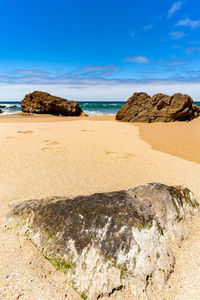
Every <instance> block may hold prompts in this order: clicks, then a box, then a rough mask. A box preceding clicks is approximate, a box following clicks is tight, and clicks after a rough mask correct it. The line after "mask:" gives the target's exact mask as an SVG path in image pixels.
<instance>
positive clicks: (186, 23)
mask: <svg viewBox="0 0 200 300" xmlns="http://www.w3.org/2000/svg"><path fill="white" fill-rule="evenodd" d="M176 26H189V27H190V28H191V29H195V28H198V27H200V20H190V19H189V18H186V19H183V20H180V21H179V22H178V23H177V24H176Z"/></svg>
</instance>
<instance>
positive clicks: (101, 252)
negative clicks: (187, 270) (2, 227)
mask: <svg viewBox="0 0 200 300" xmlns="http://www.w3.org/2000/svg"><path fill="white" fill-rule="evenodd" d="M24 216H26V218H25V219H26V222H24ZM16 224H17V226H16ZM8 227H9V228H16V229H17V230H19V231H22V232H23V233H25V234H27V235H28V236H29V238H30V239H31V240H32V241H33V243H34V245H35V246H36V247H37V248H38V249H39V250H40V252H41V253H42V254H43V255H44V256H45V257H46V258H47V259H48V260H49V261H50V262H51V263H52V264H53V265H54V266H55V267H56V268H57V269H58V270H61V271H64V272H65V273H66V276H67V277H68V279H69V282H70V283H71V285H72V286H73V287H74V288H75V289H76V290H77V292H78V293H79V294H80V295H85V296H87V298H88V299H96V298H97V297H98V296H99V295H103V294H109V293H111V292H112V291H113V290H115V289H119V288H121V287H127V286H130V287H131V289H132V292H133V294H135V295H136V296H137V295H139V294H142V293H148V291H149V290H152V289H158V288H159V289H160V288H162V286H163V284H164V282H165V281H166V280H167V278H168V277H169V275H170V273H171V272H172V271H173V266H174V256H173V253H172V251H171V249H170V248H169V246H168V244H167V242H166V240H165V237H164V235H163V233H162V229H161V227H160V224H159V222H158V220H157V217H156V215H155V213H154V212H153V211H152V210H151V209H150V208H149V207H148V206H147V205H146V204H145V203H142V202H141V201H139V200H137V199H136V198H135V197H132V196H131V195H130V193H129V192H127V191H118V192H110V193H101V194H93V195H89V196H79V197H76V198H74V199H71V198H59V197H55V198H51V199H43V200H30V201H25V202H22V203H20V204H17V205H15V206H14V207H13V208H12V209H11V211H10V212H9V214H8Z"/></svg>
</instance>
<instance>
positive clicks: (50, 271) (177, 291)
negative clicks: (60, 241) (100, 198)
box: [0, 116, 200, 300]
mask: <svg viewBox="0 0 200 300" xmlns="http://www.w3.org/2000/svg"><path fill="white" fill-rule="evenodd" d="M199 129H200V118H198V119H196V120H194V121H191V122H188V123H181V122H175V123H170V124H169V123H155V124H128V123H121V122H117V121H115V119H114V116H107V117H88V118H65V117H54V116H29V117H28V116H27V117H26V116H23V117H22V116H14V117H13V116H12V117H1V118H0V140H1V150H0V166H1V167H0V178H1V179H0V299H33V300H34V299H41V300H46V299H70V300H71V299H72V300H73V299H81V298H80V297H79V296H78V295H77V293H76V292H75V291H74V290H73V289H72V288H71V287H69V285H68V283H67V281H66V277H65V275H64V274H62V273H61V272H59V271H56V270H55V269H54V267H53V266H52V265H51V264H50V263H49V262H48V261H47V260H46V259H45V258H44V257H43V256H42V255H41V254H40V253H39V252H38V251H37V249H36V248H35V247H34V246H33V244H32V243H31V242H30V241H28V240H27V238H26V237H24V236H22V235H20V234H16V233H12V232H9V231H8V230H7V229H6V228H5V216H6V213H7V211H8V209H9V205H11V204H13V203H17V202H20V201H23V200H29V199H40V198H44V197H51V196H67V197H68V196H77V195H87V194H91V193H95V192H107V191H114V190H120V189H128V188H131V187H135V186H138V185H141V184H145V183H148V182H161V183H164V184H169V185H185V186H187V187H188V188H190V189H191V190H192V191H193V192H194V194H195V196H196V198H197V200H198V201H199V202H200V187H199V178H200V164H199V163H200V158H199V148H200V138H199ZM190 230H191V231H190V232H191V233H190V235H189V237H188V239H187V240H185V241H184V242H183V243H182V247H181V248H178V247H177V248H176V247H174V248H173V250H174V253H175V255H176V266H175V270H174V273H173V274H172V275H171V277H170V279H169V281H168V282H167V284H166V286H165V288H164V289H163V291H162V293H160V294H158V295H154V296H153V298H152V299H199V295H200V285H199V281H200V273H199V267H200V217H196V218H195V219H194V220H193V222H192V223H191V228H190ZM131 298H132V295H131V293H130V291H128V290H124V291H116V292H115V293H114V294H113V295H112V296H111V297H110V298H106V297H104V298H102V299H104V300H105V299H125V300H128V299H131Z"/></svg>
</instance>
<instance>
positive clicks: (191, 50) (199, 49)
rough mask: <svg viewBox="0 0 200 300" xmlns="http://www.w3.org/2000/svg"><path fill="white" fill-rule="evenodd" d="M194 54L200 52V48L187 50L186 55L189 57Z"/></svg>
mask: <svg viewBox="0 0 200 300" xmlns="http://www.w3.org/2000/svg"><path fill="white" fill-rule="evenodd" d="M193 52H200V47H191V48H186V49H185V53H186V54H188V55H189V54H192V53H193Z"/></svg>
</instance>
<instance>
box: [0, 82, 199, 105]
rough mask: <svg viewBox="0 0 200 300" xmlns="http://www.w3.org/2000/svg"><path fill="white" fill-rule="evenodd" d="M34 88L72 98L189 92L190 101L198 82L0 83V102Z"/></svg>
mask: <svg viewBox="0 0 200 300" xmlns="http://www.w3.org/2000/svg"><path fill="white" fill-rule="evenodd" d="M35 90H39V91H45V92H48V93H51V94H53V95H56V96H60V97H64V98H66V99H74V100H76V101H81V100H82V101H84V100H85V101H92V100H93V101H94V99H95V100H97V101H98V100H99V101H102V100H113V101H114V100H116V101H122V100H124V101H126V100H127V99H128V98H129V97H130V96H131V95H132V94H133V93H134V92H136V91H137V92H140V91H144V92H146V93H148V94H150V95H153V94H155V93H166V94H169V95H172V94H174V93H177V92H181V93H183V94H189V95H190V96H191V97H192V98H193V100H194V101H198V100H200V96H199V90H200V82H177V81H175V80H162V81H153V82H147V83H137V82H121V83H120V82H117V83H116V84H113V83H112V84H110V83H109V82H104V83H102V84H100V85H88V86H85V87H83V88H76V86H74V87H71V86H69V85H66V84H58V85H43V84H38V85H16V84H0V95H1V96H0V97H1V98H0V100H1V101H6V100H7V101H12V100H13V101H21V100H22V99H23V98H24V95H25V94H27V93H31V92H33V91H35Z"/></svg>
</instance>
